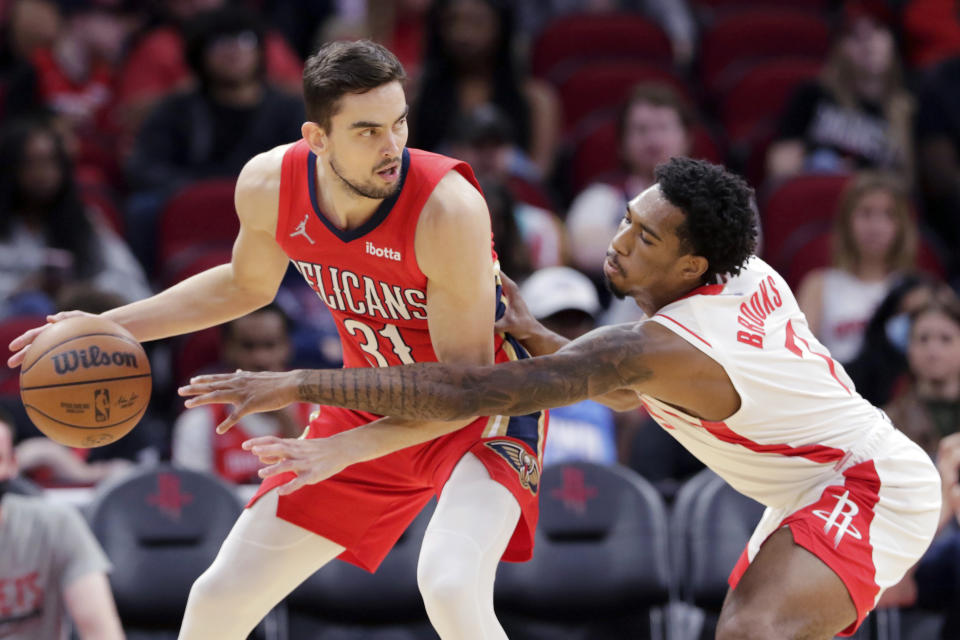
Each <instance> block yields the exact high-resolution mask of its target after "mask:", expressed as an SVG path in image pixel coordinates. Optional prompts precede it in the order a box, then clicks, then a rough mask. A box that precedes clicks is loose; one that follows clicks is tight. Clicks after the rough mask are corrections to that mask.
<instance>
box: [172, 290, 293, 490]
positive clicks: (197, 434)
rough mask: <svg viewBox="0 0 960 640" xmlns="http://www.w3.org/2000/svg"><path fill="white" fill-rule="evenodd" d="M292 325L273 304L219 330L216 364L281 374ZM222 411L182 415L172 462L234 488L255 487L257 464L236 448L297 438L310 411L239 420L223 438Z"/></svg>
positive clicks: (289, 409)
mask: <svg viewBox="0 0 960 640" xmlns="http://www.w3.org/2000/svg"><path fill="white" fill-rule="evenodd" d="M289 333H290V321H289V319H288V318H287V316H286V314H284V313H283V311H282V310H281V309H280V307H278V306H276V305H274V304H271V305H268V306H266V307H263V308H262V309H258V310H257V311H254V312H253V313H251V314H249V315H247V316H243V317H241V318H237V319H236V320H233V321H232V322H229V323H227V324H225V325H224V326H223V329H222V331H221V349H220V359H221V361H222V362H223V365H224V368H225V369H227V370H233V369H243V370H244V371H284V370H286V369H288V368H289V366H290V356H291V345H290V336H289ZM226 410H227V409H226V408H225V407H223V406H222V405H220V406H212V405H211V406H204V407H197V408H196V409H188V410H186V411H184V412H183V413H182V414H181V415H180V417H179V418H178V419H177V422H176V424H175V425H174V428H173V462H174V463H175V464H179V465H181V466H183V467H186V468H188V469H194V470H196V471H207V472H210V473H214V474H216V475H218V476H219V477H221V478H223V479H224V480H227V481H229V482H234V483H256V482H259V477H258V476H257V471H259V469H260V467H261V464H260V461H259V459H258V458H257V457H256V456H255V455H253V454H251V453H250V452H249V451H244V450H243V449H242V448H241V447H240V445H241V444H242V443H243V442H244V440H249V439H250V438H254V437H257V436H266V435H275V436H279V437H282V438H295V437H297V436H299V435H300V433H301V432H302V431H303V430H304V429H305V428H306V425H307V423H308V422H309V418H310V412H311V411H312V406H311V405H308V404H296V405H290V406H289V407H286V408H284V409H280V410H279V411H273V412H270V413H257V414H252V415H249V416H247V417H245V418H243V419H242V420H241V421H240V422H239V423H238V424H237V425H236V427H234V428H233V429H231V430H230V431H229V432H227V433H226V434H223V435H217V434H216V426H217V425H218V424H220V422H222V421H223V420H224V419H225V418H226V416H227V414H226Z"/></svg>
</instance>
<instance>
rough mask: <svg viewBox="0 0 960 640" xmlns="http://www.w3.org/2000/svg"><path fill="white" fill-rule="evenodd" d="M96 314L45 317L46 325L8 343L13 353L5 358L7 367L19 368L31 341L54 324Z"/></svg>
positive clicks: (67, 314) (81, 313)
mask: <svg viewBox="0 0 960 640" xmlns="http://www.w3.org/2000/svg"><path fill="white" fill-rule="evenodd" d="M95 315H96V314H93V313H87V312H86V311H61V312H60V313H55V314H53V315H51V316H47V324H45V325H42V326H39V327H34V328H33V329H30V330H29V331H26V332H24V333H23V334H21V335H19V336H17V337H16V338H14V339H13V341H11V342H10V346H9V349H10V351H13V352H14V353H13V355H12V356H10V357H9V358H7V366H9V367H10V368H11V369H14V368H16V367H19V366H20V365H21V364H22V363H23V359H24V358H25V357H26V355H27V349H29V348H30V345H31V344H33V341H34V340H36V339H37V336H39V335H40V334H41V333H43V331H44V330H45V329H46V328H47V327H49V326H50V325H51V324H53V323H54V322H60V321H61V320H66V319H67V318H77V317H80V316H90V317H94V316H95Z"/></svg>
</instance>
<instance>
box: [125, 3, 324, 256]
mask: <svg viewBox="0 0 960 640" xmlns="http://www.w3.org/2000/svg"><path fill="white" fill-rule="evenodd" d="M186 32H187V36H186V43H187V60H188V61H189V63H190V66H191V68H192V69H193V71H194V73H195V74H196V76H197V78H198V79H199V86H197V87H196V88H194V89H191V90H189V91H185V92H182V93H178V94H175V95H172V96H170V97H169V98H166V99H165V100H163V101H162V102H160V103H159V104H158V105H157V106H156V109H155V110H154V111H153V113H151V115H150V116H149V117H148V119H147V121H146V122H145V123H144V125H143V128H142V129H141V131H140V135H139V136H138V138H137V142H136V144H135V146H134V149H133V151H132V153H131V156H130V158H129V160H128V163H127V174H128V176H129V179H130V183H131V185H132V187H133V189H134V190H135V191H136V195H135V196H134V197H133V198H132V199H131V200H130V202H129V204H128V210H127V215H128V225H127V228H128V236H129V239H130V242H131V244H132V245H133V247H134V249H135V250H136V252H137V255H138V256H139V257H140V258H141V260H144V264H147V265H152V264H153V261H152V246H153V240H154V228H155V219H156V215H157V213H158V211H159V208H160V207H161V206H162V203H163V202H164V200H165V198H166V197H167V196H168V195H170V194H171V193H172V192H174V191H176V190H177V189H179V188H181V187H183V186H185V185H188V184H189V183H191V182H194V181H197V180H203V179H207V178H218V177H230V178H234V177H236V176H237V175H238V174H239V173H240V169H241V168H242V167H243V165H244V163H245V162H246V161H247V160H249V159H250V157H251V156H254V155H256V154H258V153H261V152H263V151H266V150H267V149H270V148H272V147H274V146H277V145H280V144H284V143H288V142H291V141H293V140H296V139H298V138H299V137H300V125H301V124H303V121H304V119H305V115H304V111H303V103H302V101H301V100H300V99H299V98H296V97H293V96H291V95H288V94H286V93H283V92H281V91H278V90H276V89H274V88H273V87H272V86H271V85H270V84H269V83H268V82H267V79H266V78H265V77H264V47H265V42H264V37H263V30H262V28H261V25H260V23H259V21H258V20H257V18H256V16H254V15H253V14H250V13H249V12H247V11H245V10H242V9H234V8H225V9H217V10H215V11H211V12H208V13H203V14H200V15H198V16H197V17H196V18H194V20H193V21H192V22H191V23H190V24H189V25H188V26H187V29H186Z"/></svg>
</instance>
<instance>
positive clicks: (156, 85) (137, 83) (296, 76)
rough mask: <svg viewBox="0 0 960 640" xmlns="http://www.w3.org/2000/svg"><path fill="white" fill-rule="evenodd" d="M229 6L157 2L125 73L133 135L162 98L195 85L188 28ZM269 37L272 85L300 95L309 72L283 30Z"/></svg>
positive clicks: (218, 1)
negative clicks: (186, 52) (203, 15)
mask: <svg viewBox="0 0 960 640" xmlns="http://www.w3.org/2000/svg"><path fill="white" fill-rule="evenodd" d="M228 4H229V3H228V1H227V0H171V1H170V2H163V3H157V5H158V11H159V15H157V16H156V17H155V19H154V21H153V24H152V26H151V27H149V28H148V29H147V30H146V31H145V32H144V33H142V34H141V35H140V36H139V37H137V38H135V40H134V42H133V44H132V47H131V50H130V52H129V54H128V55H127V56H126V57H125V61H124V64H123V67H122V68H121V69H120V72H119V79H118V82H117V85H118V86H117V93H118V101H119V103H120V107H121V109H122V115H123V118H124V123H123V124H124V128H125V130H126V131H127V132H128V133H131V134H135V133H136V131H137V130H138V129H139V126H140V124H141V123H142V121H143V119H144V118H145V117H146V116H147V114H148V113H149V112H150V110H151V108H152V107H153V106H154V105H155V104H156V103H157V102H158V101H159V100H161V99H162V98H164V97H166V96H167V95H169V94H171V93H173V92H175V91H177V90H186V89H189V88H190V86H191V74H190V71H191V70H190V66H189V65H188V61H187V57H186V56H185V55H184V50H185V49H186V43H185V33H184V31H185V27H186V25H187V24H189V23H190V21H192V20H193V19H194V18H195V17H196V16H197V15H199V14H201V13H203V12H206V11H212V10H215V9H220V8H222V7H224V6H226V5H228ZM258 4H261V3H258ZM263 4H267V3H263ZM269 4H270V5H274V4H281V3H269ZM283 4H285V3H283ZM304 4H310V5H320V6H322V5H323V4H324V3H323V2H322V1H321V0H310V2H309V3H306V2H304ZM264 8H265V9H266V8H267V7H264ZM319 15H323V14H319ZM307 18H308V19H307V20H306V21H301V23H300V24H301V26H304V27H306V28H312V25H315V24H316V22H315V21H310V20H309V18H314V20H316V17H315V16H313V14H310V15H308V16H307ZM258 23H261V24H262V21H261V20H258ZM263 36H264V39H263V41H262V43H261V44H262V48H263V57H264V61H263V65H264V73H265V75H266V77H267V79H268V80H269V81H270V82H271V83H272V84H274V85H276V86H278V87H282V88H283V89H285V90H287V91H290V92H292V93H295V94H297V95H299V93H300V90H301V89H300V86H301V82H302V79H301V75H302V73H303V63H302V61H301V59H300V57H299V56H298V55H297V53H296V52H295V51H293V49H292V48H291V47H290V45H289V44H287V42H286V40H285V39H284V38H283V36H282V35H281V34H280V33H278V32H275V31H272V30H266V31H265V33H264V34H263Z"/></svg>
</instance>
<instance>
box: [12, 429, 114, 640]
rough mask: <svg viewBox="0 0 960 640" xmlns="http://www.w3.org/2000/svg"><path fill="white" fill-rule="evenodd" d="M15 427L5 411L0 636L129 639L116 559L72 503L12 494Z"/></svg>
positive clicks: (92, 639)
mask: <svg viewBox="0 0 960 640" xmlns="http://www.w3.org/2000/svg"><path fill="white" fill-rule="evenodd" d="M12 442H13V438H12V427H11V426H10V424H9V423H8V422H7V421H6V419H5V418H4V417H2V416H0V549H3V552H2V553H3V561H2V562H0V602H2V603H3V606H2V607H0V637H4V638H23V639H27V638H38V639H39V638H43V639H45V640H47V639H49V640H66V638H67V632H68V628H69V621H72V623H73V626H74V628H75V632H76V635H77V636H79V638H80V640H122V638H123V637H124V635H123V629H122V628H121V626H120V618H119V617H118V616H117V608H116V605H115V604H114V601H113V594H112V593H111V592H110V583H109V582H108V580H107V575H106V574H107V572H108V571H109V570H110V562H109V561H108V560H107V557H106V555H105V554H104V552H103V549H101V547H100V545H99V543H97V540H96V538H94V537H93V533H91V531H90V529H89V527H87V524H86V522H84V520H83V517H82V516H81V515H80V514H79V513H77V512H76V510H74V509H73V507H71V506H68V505H65V504H61V503H57V502H52V501H49V500H47V499H45V498H42V497H28V496H22V495H15V494H11V493H7V492H6V491H5V489H6V488H7V483H8V481H9V480H10V479H11V478H13V477H14V476H15V475H16V473H17V463H16V460H15V458H14V453H13V447H12Z"/></svg>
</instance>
